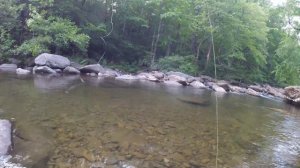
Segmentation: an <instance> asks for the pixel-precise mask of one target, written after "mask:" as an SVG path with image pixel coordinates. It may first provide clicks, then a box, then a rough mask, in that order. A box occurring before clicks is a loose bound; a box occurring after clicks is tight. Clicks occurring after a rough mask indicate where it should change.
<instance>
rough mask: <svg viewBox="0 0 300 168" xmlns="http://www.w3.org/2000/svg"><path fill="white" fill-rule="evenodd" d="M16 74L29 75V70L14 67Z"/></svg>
mask: <svg viewBox="0 0 300 168" xmlns="http://www.w3.org/2000/svg"><path fill="white" fill-rule="evenodd" d="M16 73H17V75H29V74H30V71H29V70H26V69H22V68H18V69H16Z"/></svg>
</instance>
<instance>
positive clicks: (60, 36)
mask: <svg viewBox="0 0 300 168" xmlns="http://www.w3.org/2000/svg"><path fill="white" fill-rule="evenodd" d="M27 26H28V27H29V29H30V32H32V34H33V37H32V38H31V39H29V40H27V41H25V42H24V43H23V44H22V45H21V46H20V47H19V49H18V51H19V54H25V55H32V56H36V55H37V54H40V53H42V52H49V51H52V52H55V53H57V54H64V53H65V54H69V53H70V52H69V51H72V52H74V51H76V52H78V54H83V55H84V54H85V53H86V52H87V47H88V44H89V39H90V38H89V36H87V35H85V34H82V33H80V29H79V28H78V27H77V26H76V25H75V24H74V23H73V22H71V21H70V20H67V19H62V18H59V17H49V18H47V19H45V18H44V17H43V16H42V15H39V14H38V13H33V14H32V18H30V19H28V20H27ZM72 54H74V53H72Z"/></svg>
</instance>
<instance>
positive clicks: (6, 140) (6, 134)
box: [0, 120, 11, 156]
mask: <svg viewBox="0 0 300 168" xmlns="http://www.w3.org/2000/svg"><path fill="white" fill-rule="evenodd" d="M10 146H11V123H10V122H9V121H8V120H0V156H3V155H6V154H7V153H8V151H9V149H10Z"/></svg>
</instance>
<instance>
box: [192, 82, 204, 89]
mask: <svg viewBox="0 0 300 168" xmlns="http://www.w3.org/2000/svg"><path fill="white" fill-rule="evenodd" d="M190 86H192V87H194V88H197V89H200V88H205V85H204V84H203V83H202V82H200V81H194V82H192V83H190Z"/></svg>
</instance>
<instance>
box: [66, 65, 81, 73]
mask: <svg viewBox="0 0 300 168" xmlns="http://www.w3.org/2000/svg"><path fill="white" fill-rule="evenodd" d="M63 72H64V73H65V74H71V75H77V74H80V71H79V70H78V69H76V68H74V67H71V66H68V67H66V68H65V69H64V71H63Z"/></svg>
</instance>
